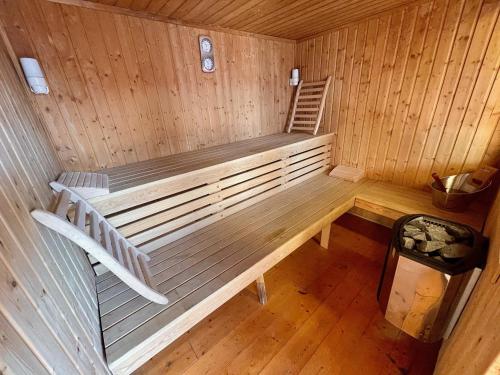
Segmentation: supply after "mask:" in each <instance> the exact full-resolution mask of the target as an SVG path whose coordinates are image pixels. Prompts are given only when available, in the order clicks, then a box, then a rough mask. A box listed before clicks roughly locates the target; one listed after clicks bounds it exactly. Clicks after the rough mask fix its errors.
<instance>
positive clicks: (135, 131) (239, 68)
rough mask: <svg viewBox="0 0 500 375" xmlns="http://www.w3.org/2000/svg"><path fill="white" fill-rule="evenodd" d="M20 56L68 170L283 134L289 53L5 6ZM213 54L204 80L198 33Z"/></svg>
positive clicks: (77, 13)
mask: <svg viewBox="0 0 500 375" xmlns="http://www.w3.org/2000/svg"><path fill="white" fill-rule="evenodd" d="M0 17H2V19H3V20H4V23H5V24H6V30H7V33H8V35H9V38H10V39H11V41H12V44H13V46H14V48H15V52H16V54H17V55H18V56H33V57H36V58H38V59H39V61H40V63H41V65H42V67H43V69H44V72H45V74H46V76H47V79H48V82H49V86H50V90H51V93H50V95H49V96H36V102H37V106H38V108H39V110H40V112H41V113H42V114H43V117H44V119H45V122H46V123H47V128H48V131H49V134H50V137H51V140H52V142H53V143H54V145H55V147H56V150H57V154H58V156H59V158H60V159H61V161H62V163H63V167H64V168H65V169H66V170H85V171H86V170H96V169H100V168H105V167H113V166H119V165H124V164H128V163H131V162H135V161H140V160H146V159H152V158H155V157H160V156H165V155H170V154H174V153H179V152H183V151H189V150H196V149H201V148H205V147H208V146H213V145H218V144H223V143H229V142H234V141H238V140H242V139H248V138H253V137H258V136H261V135H267V134H272V133H278V132H281V131H283V129H284V127H285V124H286V119H287V116H288V110H289V106H290V99H291V94H292V90H291V88H290V86H288V77H289V75H290V70H291V68H292V67H293V61H294V45H293V44H290V43H287V42H280V41H273V40H265V39H260V38H253V37H250V36H243V35H235V34H229V33H221V32H213V31H209V30H203V29H195V28H190V27H185V26H180V25H175V24H167V23H163V22H158V21H152V20H148V19H143V18H137V17H131V16H125V15H120V14H113V13H109V12H103V11H96V10H91V9H86V8H82V7H76V6H68V5H60V4H56V3H52V2H48V1H46V0H36V1H28V0H21V1H16V0H2V6H1V7H0ZM199 34H205V35H210V36H211V37H212V39H213V41H214V46H215V63H216V71H215V73H202V72H201V68H200V58H199V47H198V35H199Z"/></svg>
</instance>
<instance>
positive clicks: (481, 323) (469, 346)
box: [435, 194, 500, 375]
mask: <svg viewBox="0 0 500 375" xmlns="http://www.w3.org/2000/svg"><path fill="white" fill-rule="evenodd" d="M484 233H485V235H486V236H488V237H489V239H490V245H489V253H488V262H487V265H486V269H485V270H484V271H483V273H482V274H481V277H480V278H479V281H478V284H477V285H476V287H475V289H474V292H473V293H472V295H471V297H470V299H469V301H468V302H467V305H466V306H465V309H464V312H463V314H462V316H461V317H460V320H459V321H458V323H457V326H456V327H455V329H454V331H453V332H452V334H451V336H450V338H449V339H448V340H446V341H445V342H444V343H443V347H442V349H441V352H440V355H439V359H438V362H437V365H436V372H435V374H436V375H441V374H453V373H454V374H464V375H474V374H498V373H499V371H500V343H499V337H498V322H499V321H500V194H497V197H496V200H495V202H494V204H493V206H492V208H491V211H490V213H489V215H488V219H487V220H486V226H485V229H484ZM495 327H497V328H495Z"/></svg>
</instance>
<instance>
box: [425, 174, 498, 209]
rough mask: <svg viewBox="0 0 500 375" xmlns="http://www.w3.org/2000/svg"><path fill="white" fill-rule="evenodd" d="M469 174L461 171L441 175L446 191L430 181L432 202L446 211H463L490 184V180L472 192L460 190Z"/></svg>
mask: <svg viewBox="0 0 500 375" xmlns="http://www.w3.org/2000/svg"><path fill="white" fill-rule="evenodd" d="M469 175H470V173H463V174H457V175H453V176H446V177H443V178H442V179H441V182H442V183H443V185H444V187H445V188H446V193H445V192H444V191H441V190H439V189H438V188H437V186H436V182H433V183H431V188H432V204H433V205H434V206H436V207H438V208H442V209H444V210H448V211H464V210H465V209H466V208H467V207H468V206H469V204H470V203H471V202H472V201H473V200H474V199H476V198H477V196H478V195H479V194H481V193H482V192H483V191H485V190H486V189H488V188H489V187H490V186H491V181H490V182H489V183H488V184H486V186H484V187H483V188H482V189H479V190H476V191H475V192H473V193H467V192H465V191H461V190H460V189H461V188H462V185H463V184H464V183H465V181H466V180H467V178H468V177H469Z"/></svg>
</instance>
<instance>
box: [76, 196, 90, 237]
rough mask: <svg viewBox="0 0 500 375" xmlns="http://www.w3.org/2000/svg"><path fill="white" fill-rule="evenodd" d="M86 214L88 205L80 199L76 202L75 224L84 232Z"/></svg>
mask: <svg viewBox="0 0 500 375" xmlns="http://www.w3.org/2000/svg"><path fill="white" fill-rule="evenodd" d="M86 216H87V206H86V204H85V202H83V201H78V202H77V203H76V209H75V221H74V224H75V226H77V227H78V228H80V229H81V230H82V231H84V232H85V221H86Z"/></svg>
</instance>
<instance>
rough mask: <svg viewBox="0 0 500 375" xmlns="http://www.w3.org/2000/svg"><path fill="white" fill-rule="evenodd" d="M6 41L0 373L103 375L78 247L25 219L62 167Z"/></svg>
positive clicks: (1, 46)
mask: <svg viewBox="0 0 500 375" xmlns="http://www.w3.org/2000/svg"><path fill="white" fill-rule="evenodd" d="M0 34H2V35H1V36H3V33H2V32H0ZM3 40H4V39H3V38H0V81H1V82H2V90H0V123H1V127H0V155H1V157H0V278H1V282H0V301H1V303H0V332H1V336H2V339H1V340H0V341H1V343H0V352H1V355H0V368H1V371H0V372H2V373H5V374H11V373H12V374H25V373H37V374H38V373H40V374H43V373H51V374H53V373H61V374H91V373H99V374H106V373H109V371H108V369H107V364H106V362H105V360H104V356H103V353H102V345H101V330H100V323H99V316H98V306H97V293H96V290H95V276H94V273H93V271H92V268H91V267H90V264H89V261H88V259H87V257H86V256H85V254H84V253H83V252H82V251H81V249H79V248H78V247H76V246H75V245H73V244H72V243H71V242H69V241H66V240H65V239H63V238H61V237H59V236H58V235H57V234H55V233H53V232H51V231H49V230H47V229H45V228H43V227H41V226H39V225H37V224H36V223H35V221H34V220H33V218H32V217H31V215H30V211H31V210H33V209H35V208H45V207H48V206H49V205H50V201H51V198H52V192H51V191H50V188H49V185H48V183H49V182H50V181H52V180H53V179H54V178H55V177H56V176H57V174H58V173H60V172H61V166H60V164H59V163H58V162H57V158H56V156H55V154H54V152H53V151H52V149H51V146H50V142H49V141H48V139H47V136H46V134H45V131H44V127H43V126H42V123H41V122H40V119H39V118H38V115H37V113H36V111H35V110H34V109H33V107H32V106H31V101H30V99H29V97H28V96H27V95H26V88H25V87H24V79H23V78H20V77H19V76H18V74H16V70H15V68H16V67H17V66H14V65H13V63H12V60H11V59H10V58H9V52H10V50H9V49H8V46H6V45H5V43H4V42H3ZM16 64H17V61H16ZM17 68H18V67H17Z"/></svg>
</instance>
